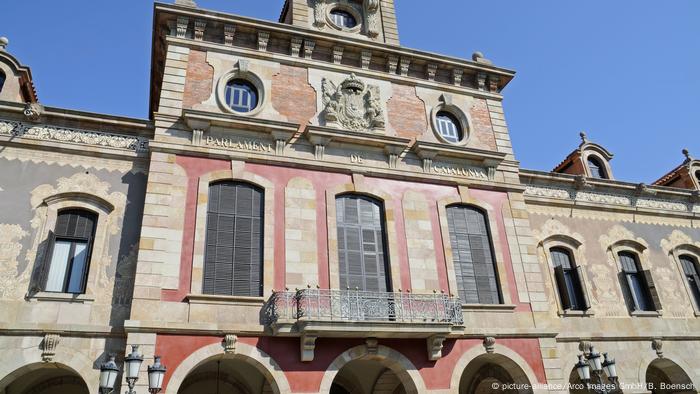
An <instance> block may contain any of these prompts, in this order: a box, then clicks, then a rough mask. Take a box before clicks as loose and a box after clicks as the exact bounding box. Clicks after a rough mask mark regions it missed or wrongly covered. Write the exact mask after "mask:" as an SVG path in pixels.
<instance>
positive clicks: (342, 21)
mask: <svg viewBox="0 0 700 394" xmlns="http://www.w3.org/2000/svg"><path fill="white" fill-rule="evenodd" d="M330 15H331V20H332V21H333V24H335V25H336V26H338V27H341V28H344V29H352V28H353V27H355V26H357V21H356V20H355V17H354V16H352V14H350V13H349V12H347V11H343V10H339V9H334V10H332V11H331V12H330Z"/></svg>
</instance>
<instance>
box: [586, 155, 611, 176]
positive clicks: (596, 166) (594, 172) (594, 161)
mask: <svg viewBox="0 0 700 394" xmlns="http://www.w3.org/2000/svg"><path fill="white" fill-rule="evenodd" d="M588 170H589V171H590V172H591V177H593V178H598V179H608V175H607V174H606V173H605V167H604V166H603V163H602V162H601V161H600V159H598V158H597V157H593V156H589V157H588Z"/></svg>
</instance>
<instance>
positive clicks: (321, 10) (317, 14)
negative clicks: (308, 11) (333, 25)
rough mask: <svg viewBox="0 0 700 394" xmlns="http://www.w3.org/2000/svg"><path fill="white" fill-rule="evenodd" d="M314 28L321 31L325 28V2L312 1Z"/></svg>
mask: <svg viewBox="0 0 700 394" xmlns="http://www.w3.org/2000/svg"><path fill="white" fill-rule="evenodd" d="M313 7H314V26H315V27H317V28H319V29H322V28H324V27H326V0H315V1H313Z"/></svg>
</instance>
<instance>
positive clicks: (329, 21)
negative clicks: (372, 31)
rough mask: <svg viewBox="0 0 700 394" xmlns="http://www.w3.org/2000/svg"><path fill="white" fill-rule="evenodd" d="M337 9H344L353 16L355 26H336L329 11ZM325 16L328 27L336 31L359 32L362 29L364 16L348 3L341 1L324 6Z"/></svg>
mask: <svg viewBox="0 0 700 394" xmlns="http://www.w3.org/2000/svg"><path fill="white" fill-rule="evenodd" d="M335 10H338V11H345V12H347V13H348V14H350V15H352V17H353V18H355V23H356V25H355V27H352V28H347V27H343V26H338V25H336V24H335V23H334V22H333V18H332V17H331V12H333V11H335ZM325 18H326V25H327V26H329V27H330V28H332V29H334V30H338V31H342V32H345V33H359V32H361V31H362V28H363V26H364V25H365V24H364V23H363V22H364V17H363V13H362V12H361V11H358V10H357V9H356V8H355V7H353V6H352V5H350V4H348V3H343V2H337V3H333V4H329V5H328V7H326V10H325Z"/></svg>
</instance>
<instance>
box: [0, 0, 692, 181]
mask: <svg viewBox="0 0 700 394" xmlns="http://www.w3.org/2000/svg"><path fill="white" fill-rule="evenodd" d="M197 1H198V4H199V5H200V6H201V7H203V8H207V9H213V10H219V11H223V12H231V13H235V14H240V15H246V16H251V17H255V18H261V19H272V20H276V19H277V17H278V16H279V12H280V10H281V7H282V3H283V0H197ZM5 3H6V4H3V6H2V13H1V14H0V36H7V37H8V38H9V39H10V46H9V48H8V49H9V51H10V52H11V53H13V54H14V55H15V56H17V57H18V58H19V59H20V61H21V62H23V63H24V64H26V65H29V66H30V67H31V68H32V72H33V74H34V79H35V82H36V85H37V90H38V93H39V98H40V100H41V101H42V102H43V103H44V104H46V105H50V106H57V107H64V108H72V109H79V110H86V111H92V112H100V113H108V114H115V115H126V116H133V117H139V118H147V117H148V94H149V86H148V85H149V68H150V45H151V42H150V41H151V23H152V9H153V6H152V2H151V1H150V0H122V1H106V0H71V1H55V0H22V1H19V0H12V1H7V2H5ZM397 12H398V18H399V32H400V34H401V42H402V44H403V45H405V46H407V47H411V48H417V49H421V50H426V51H430V52H438V53H443V54H447V55H452V56H458V57H463V58H470V57H471V54H472V52H474V51H475V50H479V51H482V52H483V53H484V54H485V55H486V57H488V58H490V59H492V60H493V61H494V62H495V64H497V65H499V66H503V67H507V68H511V69H514V70H516V71H517V75H516V78H515V80H514V81H513V82H512V83H511V84H510V85H509V86H508V88H507V89H506V90H505V91H504V95H505V106H506V117H507V120H508V122H509V125H510V132H511V136H512V139H513V143H514V147H515V150H516V157H517V158H518V159H519V160H520V161H521V163H522V166H523V167H524V168H531V169H538V170H550V169H552V168H553V167H554V166H555V165H556V164H557V163H558V162H559V161H560V160H561V159H563V158H564V157H565V156H566V155H567V154H568V153H569V152H570V151H571V150H573V149H574V148H575V147H576V146H577V145H578V143H579V137H578V133H579V132H580V131H582V130H585V131H587V132H588V135H589V138H590V139H591V140H593V141H595V142H598V143H600V144H602V145H603V146H605V147H606V148H608V149H609V150H610V151H611V152H613V153H614V154H615V158H614V159H613V162H612V165H613V172H614V175H615V177H616V178H617V179H620V180H625V181H630V182H647V183H650V182H652V181H654V180H655V179H657V178H658V177H659V176H661V175H663V174H664V173H665V172H666V171H668V170H670V169H671V168H673V167H675V166H676V165H678V164H679V163H680V162H681V161H682V159H683V157H682V155H681V153H680V151H681V149H682V148H688V149H690V151H691V153H694V155H695V156H696V157H700V138H698V136H700V78H698V72H700V23H699V22H698V20H699V18H700V1H698V0H673V1H664V2H662V1H658V0H654V1H652V0H614V1H610V0H585V1H563V0H530V1H524V0H520V1H518V0H510V1H506V0H488V1H467V0H433V1H430V2H424V1H417V0H397Z"/></svg>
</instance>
